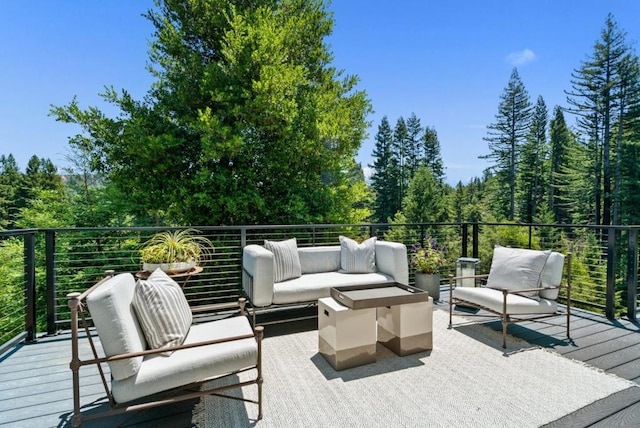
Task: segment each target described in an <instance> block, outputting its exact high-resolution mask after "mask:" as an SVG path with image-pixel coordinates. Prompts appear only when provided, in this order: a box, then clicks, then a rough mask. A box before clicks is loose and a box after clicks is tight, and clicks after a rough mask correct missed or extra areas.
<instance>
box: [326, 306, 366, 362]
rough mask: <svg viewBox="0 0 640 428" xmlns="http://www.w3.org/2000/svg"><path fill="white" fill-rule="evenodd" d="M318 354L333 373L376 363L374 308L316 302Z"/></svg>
mask: <svg viewBox="0 0 640 428" xmlns="http://www.w3.org/2000/svg"><path fill="white" fill-rule="evenodd" d="M318 350H319V352H320V353H321V354H322V355H323V356H324V357H325V358H326V360H327V361H328V362H329V364H331V366H333V368H334V369H336V370H343V369H348V368H351V367H356V366H360V365H362V364H368V363H374V362H375V361H376V308H366V309H350V308H348V307H346V306H344V305H341V304H340V303H338V302H336V301H335V300H334V299H333V298H332V297H323V298H321V299H318Z"/></svg>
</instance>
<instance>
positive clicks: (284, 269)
mask: <svg viewBox="0 0 640 428" xmlns="http://www.w3.org/2000/svg"><path fill="white" fill-rule="evenodd" d="M264 247H265V248H266V249H267V250H269V251H271V252H272V253H273V276H274V278H273V282H282V281H286V280H287V279H292V278H299V277H300V275H302V271H301V267H300V256H299V255H298V241H297V240H296V238H291V239H287V240H286V241H269V240H267V239H265V240H264Z"/></svg>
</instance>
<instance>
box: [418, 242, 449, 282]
mask: <svg viewBox="0 0 640 428" xmlns="http://www.w3.org/2000/svg"><path fill="white" fill-rule="evenodd" d="M424 241H425V246H424V247H423V246H420V245H414V246H413V248H412V251H411V256H410V259H409V260H410V263H411V267H412V269H413V270H414V271H416V272H421V273H430V274H434V273H440V269H442V267H443V266H444V265H445V264H446V263H447V258H446V256H445V251H446V248H445V247H438V244H437V242H436V239H435V238H432V237H431V236H429V235H426V236H425V237H424Z"/></svg>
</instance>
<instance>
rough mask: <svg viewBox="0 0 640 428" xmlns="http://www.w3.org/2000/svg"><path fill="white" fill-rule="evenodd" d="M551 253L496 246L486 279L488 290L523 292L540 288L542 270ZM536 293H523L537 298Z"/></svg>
mask: <svg viewBox="0 0 640 428" xmlns="http://www.w3.org/2000/svg"><path fill="white" fill-rule="evenodd" d="M550 253H551V251H538V250H528V249H524V248H509V247H502V246H499V245H496V247H495V248H494V250H493V259H492V260H491V269H490V270H489V278H488V279H487V287H489V288H506V289H507V290H524V289H527V288H536V287H540V278H541V275H542V270H543V269H544V266H545V263H546V262H547V258H548V257H549V254H550ZM538 294H539V293H538V292H537V291H529V292H523V293H522V295H524V296H529V297H533V296H537V295H538Z"/></svg>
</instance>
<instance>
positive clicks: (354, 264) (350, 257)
mask: <svg viewBox="0 0 640 428" xmlns="http://www.w3.org/2000/svg"><path fill="white" fill-rule="evenodd" d="M339 239H340V271H341V272H344V273H373V272H376V237H375V236H374V237H373V238H369V239H367V240H366V241H364V242H363V243H362V244H358V243H357V242H356V241H354V240H353V239H350V238H347V237H346V236H340V237H339Z"/></svg>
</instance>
